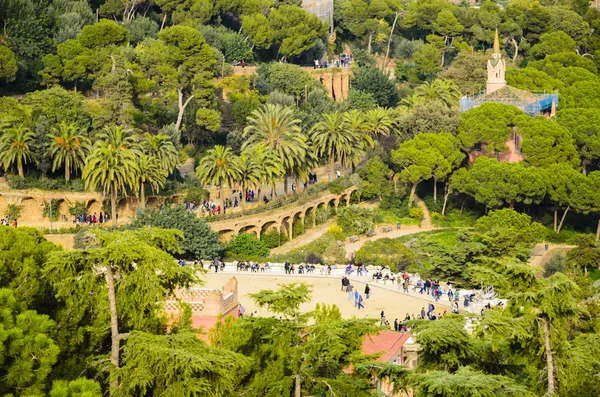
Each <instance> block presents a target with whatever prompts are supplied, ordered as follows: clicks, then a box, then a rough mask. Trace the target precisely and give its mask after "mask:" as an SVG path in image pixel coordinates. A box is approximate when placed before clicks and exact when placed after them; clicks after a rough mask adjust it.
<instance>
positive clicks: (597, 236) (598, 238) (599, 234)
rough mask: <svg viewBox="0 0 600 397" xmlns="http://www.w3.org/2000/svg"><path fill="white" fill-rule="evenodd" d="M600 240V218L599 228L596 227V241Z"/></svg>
mask: <svg viewBox="0 0 600 397" xmlns="http://www.w3.org/2000/svg"><path fill="white" fill-rule="evenodd" d="M598 240H600V219H599V220H598V228H597V229H596V241H598Z"/></svg>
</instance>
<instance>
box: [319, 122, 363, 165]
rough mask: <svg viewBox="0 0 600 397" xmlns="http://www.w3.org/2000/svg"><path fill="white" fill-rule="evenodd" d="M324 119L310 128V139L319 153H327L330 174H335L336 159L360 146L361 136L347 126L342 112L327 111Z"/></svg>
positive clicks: (321, 154) (350, 153)
mask: <svg viewBox="0 0 600 397" xmlns="http://www.w3.org/2000/svg"><path fill="white" fill-rule="evenodd" d="M322 117H323V119H322V120H321V121H319V122H318V123H317V124H315V125H314V126H313V128H312V129H311V130H310V139H311V142H312V144H313V145H314V147H315V149H316V151H317V154H318V155H320V156H323V155H325V156H326V157H327V158H328V160H329V174H330V175H331V176H332V177H333V176H334V175H335V161H336V160H338V161H340V160H342V158H344V157H345V156H352V153H353V152H354V151H355V150H357V149H359V148H360V140H359V137H358V136H357V135H356V134H354V133H353V131H352V130H348V129H347V128H346V123H345V119H344V114H343V113H340V112H335V113H326V114H323V115H322Z"/></svg>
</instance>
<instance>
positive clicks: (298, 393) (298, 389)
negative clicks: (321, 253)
mask: <svg viewBox="0 0 600 397" xmlns="http://www.w3.org/2000/svg"><path fill="white" fill-rule="evenodd" d="M290 240H291V239H290ZM301 369H302V363H299V364H298V373H297V374H296V380H295V387H294V397H302V376H301V375H300V370H301Z"/></svg>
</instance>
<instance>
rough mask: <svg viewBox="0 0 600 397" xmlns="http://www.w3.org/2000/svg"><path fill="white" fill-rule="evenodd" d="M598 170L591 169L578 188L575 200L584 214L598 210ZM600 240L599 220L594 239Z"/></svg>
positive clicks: (599, 177)
mask: <svg viewBox="0 0 600 397" xmlns="http://www.w3.org/2000/svg"><path fill="white" fill-rule="evenodd" d="M598 189H600V171H592V172H590V173H589V174H588V175H587V178H586V181H585V183H584V184H582V185H581V186H580V187H579V189H578V197H577V202H578V205H579V210H580V211H581V212H583V213H585V214H588V213H590V212H594V213H598V212H600V194H598V191H599V190H598ZM598 240H600V220H598V228H597V230H596V241H598Z"/></svg>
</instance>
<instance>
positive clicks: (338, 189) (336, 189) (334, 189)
mask: <svg viewBox="0 0 600 397" xmlns="http://www.w3.org/2000/svg"><path fill="white" fill-rule="evenodd" d="M344 190H345V188H344V187H343V186H342V185H340V184H339V183H337V182H331V184H330V185H329V192H330V193H331V194H340V193H342V192H343V191H344Z"/></svg>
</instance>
